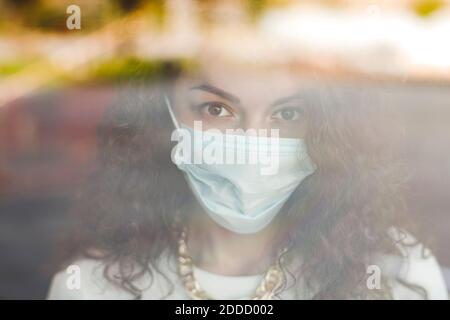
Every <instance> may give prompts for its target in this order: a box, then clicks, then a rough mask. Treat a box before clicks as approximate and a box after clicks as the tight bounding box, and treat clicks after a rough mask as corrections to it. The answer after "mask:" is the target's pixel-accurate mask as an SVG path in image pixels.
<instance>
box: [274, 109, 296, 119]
mask: <svg viewBox="0 0 450 320" xmlns="http://www.w3.org/2000/svg"><path fill="white" fill-rule="evenodd" d="M300 115H301V111H300V110H299V109H296V108H284V109H281V110H278V111H276V112H275V113H274V114H273V116H272V118H275V119H278V120H284V121H295V120H298V119H299V118H300Z"/></svg>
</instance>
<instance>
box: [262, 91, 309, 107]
mask: <svg viewBox="0 0 450 320" xmlns="http://www.w3.org/2000/svg"><path fill="white" fill-rule="evenodd" d="M295 99H300V100H303V99H304V96H303V95H302V94H300V93H297V94H294V95H292V96H288V97H284V98H281V99H278V100H275V101H274V102H273V103H271V104H270V106H271V107H275V106H277V105H280V104H283V103H286V102H289V101H291V100H295Z"/></svg>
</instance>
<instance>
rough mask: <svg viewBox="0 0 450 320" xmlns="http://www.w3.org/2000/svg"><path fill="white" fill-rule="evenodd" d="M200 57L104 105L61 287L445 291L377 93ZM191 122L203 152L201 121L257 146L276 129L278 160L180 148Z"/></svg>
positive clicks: (337, 293) (312, 293)
mask: <svg viewBox="0 0 450 320" xmlns="http://www.w3.org/2000/svg"><path fill="white" fill-rule="evenodd" d="M201 70H202V72H201V73H199V74H198V75H197V76H193V75H186V74H181V75H176V76H173V77H172V76H171V77H170V79H169V80H170V81H169V82H168V84H167V86H164V87H163V88H159V89H157V90H154V91H152V92H150V89H149V88H148V87H145V86H141V87H138V88H137V89H133V90H132V91H131V92H128V93H127V95H126V97H125V100H124V101H119V102H118V103H117V104H116V105H115V106H113V107H112V108H110V110H109V111H108V112H107V114H106V116H105V119H104V121H103V122H102V123H101V125H100V128H99V157H98V161H99V167H98V170H97V171H96V173H95V174H94V175H93V176H92V177H91V178H90V180H89V181H88V184H87V187H86V188H84V192H83V196H82V198H81V199H80V200H79V202H78V206H77V208H76V213H77V214H79V215H80V216H82V217H83V218H84V219H83V220H81V223H80V226H79V228H78V234H77V237H76V238H74V243H75V246H74V247H72V248H70V249H69V250H68V252H70V254H71V259H70V260H69V263H66V264H65V268H64V269H62V271H61V272H60V273H58V274H57V275H56V276H55V277H54V279H53V282H52V286H51V288H50V292H49V298H50V299H136V298H138V299H139V298H140V299H390V298H396V299H403V298H405V299H416V298H430V299H446V298H447V293H446V289H445V285H444V282H443V278H442V276H441V274H440V271H439V266H438V264H437V263H436V260H435V259H434V257H433V256H432V255H431V254H430V253H429V252H426V251H427V250H423V249H424V248H423V246H422V245H421V244H420V243H418V242H417V241H415V240H414V238H412V236H411V235H409V234H408V233H407V232H406V231H405V230H408V231H410V230H411V227H410V226H406V225H405V221H406V216H404V212H405V209H404V204H403V202H402V197H401V192H402V188H403V183H404V181H403V180H404V179H403V174H402V173H401V170H400V166H398V164H397V163H396V162H395V161H394V158H393V157H392V154H393V153H392V152H391V151H392V150H391V149H392V148H391V146H390V141H391V140H392V137H390V134H391V133H387V132H383V130H382V129H383V128H382V126H381V124H386V121H387V119H389V118H385V117H383V116H382V114H383V113H380V101H379V100H378V99H374V97H373V96H372V95H370V94H366V93H362V92H360V91H358V90H355V89H354V88H352V87H337V86H331V87H327V88H325V87H322V88H321V89H317V86H310V87H308V86H307V85H306V84H305V81H302V79H299V78H298V77H297V76H295V75H294V73H293V72H291V70H290V69H289V68H286V67H279V66H277V67H276V68H256V67H250V66H243V65H229V64H224V63H223V64H218V63H217V64H210V65H209V66H208V67H207V68H202V69H201ZM128 97H132V98H128ZM196 121H197V122H196ZM198 124H201V128H199V126H198ZM177 127H178V130H176V131H174V129H176V128H177ZM182 129H184V130H185V131H184V133H186V134H187V137H190V138H192V139H193V140H189V141H190V143H187V144H185V145H184V146H185V147H189V146H192V147H193V149H192V150H190V151H189V152H190V153H189V152H188V154H189V155H192V154H196V153H205V151H206V148H207V144H206V146H205V145H202V144H201V143H200V144H198V145H195V143H194V142H197V141H198V138H196V137H194V135H195V134H196V133H199V132H205V134H206V137H207V139H206V138H205V137H202V138H200V142H202V141H203V142H205V141H206V140H208V141H209V142H211V141H213V140H214V139H212V137H213V135H216V137H222V138H224V137H236V136H245V137H246V139H247V138H248V140H245V142H244V144H243V146H244V149H245V150H247V149H248V148H250V149H251V148H253V147H254V146H255V145H256V144H257V143H259V142H261V141H277V144H278V145H277V146H278V147H279V148H278V149H277V150H278V153H275V158H272V159H270V161H275V160H274V159H276V161H277V162H278V164H277V165H276V166H274V168H275V169H276V170H275V171H274V172H272V174H267V175H263V174H262V172H261V171H258V170H259V169H261V168H262V165H261V163H262V162H257V163H256V164H255V163H253V164H242V163H241V164H240V163H234V162H233V161H231V162H230V163H225V164H223V163H222V164H217V163H215V162H214V161H212V162H211V163H204V162H203V163H196V162H195V161H191V162H189V161H185V162H182V161H180V155H182V154H183V152H180V147H181V146H182V144H181V143H182V141H181V140H182V139H178V141H177V142H176V141H172V140H176V139H177V137H178V138H179V137H180V135H179V134H180V133H182V132H183V131H181V130H182ZM211 129H216V131H214V132H215V133H214V134H213V135H209V132H213V131H210V130H211ZM238 129H241V130H243V131H240V132H241V133H239V131H233V133H230V131H227V130H238ZM260 129H266V130H269V131H270V130H272V131H270V132H272V133H273V134H274V135H273V136H275V135H276V134H278V135H279V139H278V140H274V139H269V140H267V139H264V137H260V136H258V135H257V133H258V132H260V131H258V130H260ZM249 130H250V131H249ZM251 130H254V131H251ZM273 130H274V131H273ZM236 132H237V133H236ZM242 132H243V134H242ZM251 132H252V134H249V133H251ZM255 132H256V135H255ZM185 139H187V138H186V137H185ZM217 141H219V142H217V143H216V142H214V144H215V145H216V147H218V148H219V149H220V147H225V149H227V150H228V148H229V146H230V144H228V143H226V142H225V143H221V142H220V140H217ZM238 144H239V143H238V142H235V144H233V143H232V144H231V145H232V146H234V147H236V146H237V145H238ZM283 152H284V153H283ZM185 154H186V153H185ZM257 154H258V155H261V154H260V153H259V152H258V153H257ZM271 164H273V162H272V163H271ZM253 166H254V167H253ZM255 168H256V169H258V170H256V169H255ZM258 172H259V173H258ZM68 265H72V266H75V270H78V271H79V273H76V274H72V273H71V272H67V271H66V270H73V269H66V267H67V266H68ZM74 275H77V276H79V277H80V279H79V280H80V283H79V286H75V288H74V286H70V285H69V284H70V281H72V280H73V276H74Z"/></svg>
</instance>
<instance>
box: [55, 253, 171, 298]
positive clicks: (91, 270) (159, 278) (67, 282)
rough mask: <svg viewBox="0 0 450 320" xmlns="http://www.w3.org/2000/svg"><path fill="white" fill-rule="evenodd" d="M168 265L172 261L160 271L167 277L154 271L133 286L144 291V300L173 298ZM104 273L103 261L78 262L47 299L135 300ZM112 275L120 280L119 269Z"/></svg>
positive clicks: (66, 270)
mask: <svg viewBox="0 0 450 320" xmlns="http://www.w3.org/2000/svg"><path fill="white" fill-rule="evenodd" d="M167 263H168V261H163V259H162V258H161V259H160V264H159V268H158V270H159V269H160V270H163V271H165V273H164V275H162V274H161V273H159V272H158V270H156V269H154V268H151V269H153V270H152V273H151V274H150V273H148V272H146V273H145V274H144V275H143V276H142V277H140V278H139V279H138V280H136V281H135V282H133V285H135V286H136V287H137V288H139V289H141V290H142V298H143V299H162V298H165V297H166V298H167V297H168V296H170V292H171V290H170V287H171V283H172V282H173V277H171V274H173V271H172V268H171V267H170V266H169V265H167ZM162 264H165V265H162ZM104 270H105V263H104V261H103V260H100V259H87V258H84V259H78V260H75V261H74V262H72V263H71V264H70V265H68V266H66V268H64V269H63V270H61V271H59V272H57V273H56V274H55V275H54V276H53V278H52V280H51V284H50V288H49V291H48V294H47V299H49V300H122V299H123V300H129V299H134V298H135V295H133V294H132V293H131V292H129V291H127V290H125V289H124V288H122V287H120V286H119V285H117V284H115V283H113V282H111V281H109V280H108V279H107V277H106V275H105V273H104ZM109 274H110V277H112V278H116V279H118V277H119V268H118V265H116V264H113V265H111V266H110V270H109ZM169 298H170V297H169Z"/></svg>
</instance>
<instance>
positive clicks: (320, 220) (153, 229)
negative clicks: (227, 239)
mask: <svg viewBox="0 0 450 320" xmlns="http://www.w3.org/2000/svg"><path fill="white" fill-rule="evenodd" d="M167 88H169V89H167ZM164 92H166V93H167V92H168V93H169V94H171V93H170V85H169V86H149V85H142V84H141V85H137V86H134V87H131V88H128V89H125V90H124V92H123V94H121V95H119V96H120V98H118V99H117V101H116V103H115V104H114V105H112V106H111V107H110V108H109V109H108V110H107V112H106V114H105V116H104V119H103V120H102V122H101V123H100V125H99V129H98V145H99V151H98V159H97V161H98V166H97V169H96V171H95V172H94V173H93V174H92V176H90V177H89V179H88V180H87V181H86V185H85V186H83V188H82V192H81V194H80V198H79V200H78V201H77V203H76V206H75V207H74V208H73V210H74V211H75V214H76V216H77V220H78V223H77V226H76V228H75V232H74V234H73V236H72V237H71V248H70V249H68V250H67V251H68V252H70V258H72V259H73V258H75V257H76V258H79V257H80V256H87V257H90V258H95V259H99V260H101V261H102V262H103V263H104V276H105V277H106V278H107V279H108V280H109V281H111V282H113V283H115V284H117V285H119V286H120V287H121V288H123V289H125V290H128V291H130V292H131V293H133V294H135V296H136V297H139V295H140V292H141V291H140V288H138V287H137V286H136V285H135V281H136V280H137V279H139V278H140V277H141V276H143V275H144V274H146V273H150V274H151V275H154V272H158V273H161V274H162V275H164V270H160V269H158V264H157V261H158V259H159V258H160V257H161V255H162V254H163V252H164V251H165V250H166V249H168V250H169V252H171V253H172V254H173V255H174V256H175V255H176V252H177V237H176V235H175V234H174V232H173V225H174V220H175V214H176V212H177V210H178V209H179V208H180V207H181V206H183V205H184V204H185V203H187V202H189V201H192V200H193V195H192V193H191V191H190V190H189V188H188V186H187V184H186V182H185V179H184V177H183V175H182V174H181V172H180V171H179V170H178V169H177V168H176V166H175V165H174V164H173V163H172V161H171V159H170V154H171V149H172V146H173V145H172V142H171V141H170V134H171V131H172V124H171V121H170V117H169V114H168V112H167V109H166V107H165V105H164V101H163V94H162V93H164ZM302 92H303V94H304V96H305V101H307V103H306V107H305V110H304V111H305V116H306V118H307V134H306V137H305V139H306V143H307V147H308V152H309V155H310V157H311V159H312V160H313V162H314V163H315V164H316V165H317V170H316V171H315V172H314V173H313V174H312V175H310V176H308V177H307V178H306V179H305V180H304V181H303V182H302V183H301V184H300V185H299V187H298V188H297V189H296V190H295V192H294V193H293V194H292V196H291V197H290V199H289V200H288V202H287V203H286V204H285V206H284V207H283V209H282V212H280V213H279V215H278V216H279V217H282V218H281V221H282V223H281V228H280V230H279V233H280V234H281V235H283V236H284V237H288V238H289V241H290V243H291V246H292V250H289V251H288V253H286V254H287V255H295V254H299V255H300V256H301V258H302V261H304V262H303V263H302V266H301V268H300V269H298V270H296V271H292V270H289V269H288V266H285V268H286V271H288V272H286V273H287V274H288V275H290V276H292V277H294V278H295V279H299V278H300V277H301V278H302V279H304V280H305V282H306V284H307V285H308V286H309V288H310V289H311V292H313V293H314V296H313V298H314V299H355V298H356V299H377V298H391V297H392V296H391V293H390V290H389V285H387V281H386V279H384V280H383V282H384V283H385V284H386V286H383V288H384V289H382V290H369V289H368V288H367V285H366V278H367V273H366V270H367V266H368V264H369V263H370V261H371V260H372V259H373V257H374V255H376V254H379V253H381V254H383V253H396V252H398V246H397V240H393V239H392V237H391V236H390V234H389V229H390V228H391V227H392V226H395V227H396V228H398V229H399V230H408V231H409V230H410V229H411V226H409V225H407V224H406V221H408V220H407V216H406V214H405V213H406V210H405V203H404V201H403V192H404V187H405V182H406V181H405V175H404V173H403V170H402V166H401V165H400V164H399V161H397V159H396V156H395V154H396V153H395V152H393V151H394V150H393V147H394V146H393V143H392V140H393V135H392V132H388V131H387V130H386V128H389V127H393V126H387V125H386V122H387V121H390V119H393V118H389V117H388V116H386V115H387V113H386V112H387V111H389V110H387V109H388V108H387V107H386V103H385V102H384V101H382V100H381V98H380V97H381V96H380V95H378V94H376V92H372V91H370V90H368V91H367V90H366V91H362V90H360V88H355V87H353V86H345V85H343V86H336V85H328V86H325V85H323V86H312V87H311V88H309V89H304V90H302ZM78 217H79V219H78ZM404 228H406V229H404ZM67 251H66V252H67ZM66 258H67V257H66ZM112 266H118V270H119V273H120V277H116V276H113V275H112V272H111V267H112Z"/></svg>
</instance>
